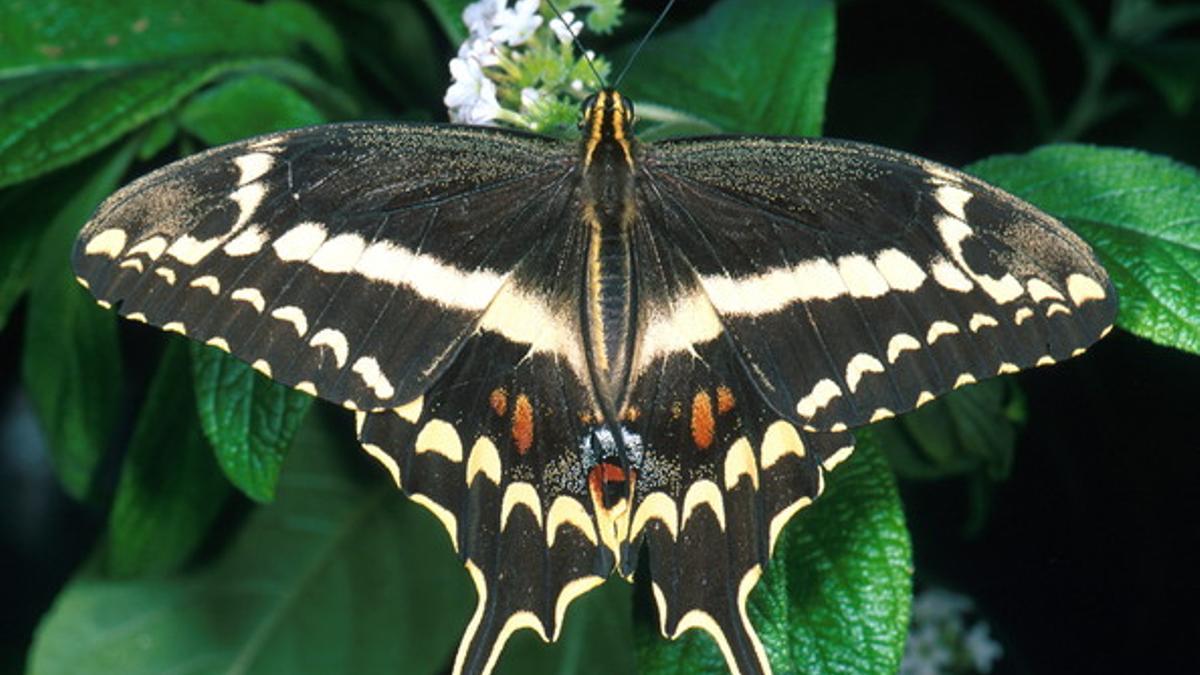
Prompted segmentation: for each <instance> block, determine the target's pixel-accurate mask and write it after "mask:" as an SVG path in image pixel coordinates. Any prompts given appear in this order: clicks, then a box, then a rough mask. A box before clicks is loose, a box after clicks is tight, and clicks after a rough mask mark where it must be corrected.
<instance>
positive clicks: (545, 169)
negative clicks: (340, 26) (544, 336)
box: [74, 124, 571, 410]
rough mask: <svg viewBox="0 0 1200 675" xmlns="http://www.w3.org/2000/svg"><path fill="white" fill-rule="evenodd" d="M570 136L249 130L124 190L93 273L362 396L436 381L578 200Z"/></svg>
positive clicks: (414, 390)
mask: <svg viewBox="0 0 1200 675" xmlns="http://www.w3.org/2000/svg"><path fill="white" fill-rule="evenodd" d="M569 157H570V146H569V145H562V144H559V143H557V142H556V141H551V140H547V139H544V138H537V137H532V136H528V135H521V134H516V133H511V132H501V131H497V130H493V129H469V128H462V127H444V126H434V125H425V126H419V125H385V124H343V125H328V126H322V127H314V128H311V129H301V130H297V131H289V132H283V133H280V134H275V135H270V136H264V137H260V138H257V139H251V140H248V141H242V142H238V143H234V144H232V145H227V146H224V147H220V148H216V149H214V150H210V151H208V152H205V153H201V154H199V155H196V156H194V157H191V158H189V159H187V160H184V161H182V162H177V163H175V164H172V165H170V166H167V167H165V168H163V169H160V170H158V171H156V172H153V173H151V174H149V175H147V176H145V177H143V178H141V179H139V180H137V181H135V182H134V183H132V184H130V185H129V186H127V187H125V188H124V189H122V190H121V191H119V192H117V193H116V194H114V195H113V196H112V197H110V198H109V199H108V200H107V201H106V202H105V203H104V204H103V205H101V207H100V209H99V210H98V211H97V213H96V215H95V216H94V217H93V218H92V220H91V221H90V222H89V223H88V224H87V225H86V226H85V228H84V230H83V231H82V233H81V234H80V236H79V239H78V241H77V243H76V248H75V252H74V267H75V273H76V275H77V276H78V277H79V279H80V282H81V283H82V284H84V285H85V286H86V287H88V288H89V290H90V291H91V292H92V293H93V294H94V295H95V296H96V298H97V299H98V300H99V301H100V302H101V304H103V305H105V306H108V305H113V306H118V308H119V311H120V313H121V314H122V315H124V316H126V317H128V318H131V319H134V320H140V321H144V322H147V323H150V324H153V325H156V326H160V327H162V328H163V329H165V330H172V331H175V332H179V333H183V334H186V335H188V336H189V337H192V338H194V339H197V340H200V341H203V342H206V343H207V344H210V345H213V346H216V347H219V348H221V349H224V350H226V351H228V352H231V353H232V354H233V355H234V356H236V357H238V358H240V359H242V360H244V361H246V362H247V363H250V364H252V365H254V366H255V367H256V368H257V369H258V370H260V371H262V372H264V373H266V374H268V375H269V376H271V377H273V378H274V379H276V380H279V381H281V382H283V383H285V384H288V385H291V386H294V387H296V388H297V389H301V390H304V391H308V392H309V393H313V394H316V395H319V396H321V397H322V398H325V399H328V400H331V401H334V402H336V403H339V404H342V405H345V406H347V407H352V408H358V409H364V410H372V409H381V408H388V407H394V406H396V405H400V404H402V403H404V402H406V401H408V400H410V399H412V398H413V397H415V396H416V395H418V394H420V393H421V392H422V391H424V389H425V388H427V387H428V385H429V384H430V383H431V382H432V381H434V380H435V379H436V378H437V376H438V374H439V373H441V372H442V371H443V370H444V369H445V368H446V367H447V366H448V364H449V362H450V361H451V360H452V358H453V356H454V354H455V353H456V350H457V348H458V347H459V345H460V343H461V342H462V340H463V339H464V338H465V337H466V336H467V335H469V334H470V333H471V332H472V331H474V330H475V326H476V324H477V323H478V321H479V319H480V317H481V316H482V315H483V313H484V310H485V309H487V307H488V305H489V304H490V303H491V302H492V299H493V298H494V297H495V296H496V294H497V293H498V292H499V290H500V288H501V287H502V285H503V284H504V283H505V280H506V279H507V277H508V275H509V274H510V272H511V270H512V269H513V268H514V266H515V265H516V264H517V263H518V262H519V260H520V259H521V257H522V256H523V255H524V253H525V251H526V250H527V249H528V247H529V242H530V241H535V240H537V239H538V238H540V237H543V236H544V235H545V233H546V232H547V231H548V230H550V229H551V228H553V227H555V226H557V225H558V224H559V223H558V221H557V219H556V216H557V215H558V214H560V213H561V212H562V211H563V209H564V208H565V206H566V204H567V203H568V202H569V198H570V192H571V190H570V189H569V185H568V183H569V181H567V180H566V178H567V177H568V175H569V172H570V164H569V161H564V160H569Z"/></svg>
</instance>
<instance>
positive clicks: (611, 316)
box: [580, 91, 637, 419]
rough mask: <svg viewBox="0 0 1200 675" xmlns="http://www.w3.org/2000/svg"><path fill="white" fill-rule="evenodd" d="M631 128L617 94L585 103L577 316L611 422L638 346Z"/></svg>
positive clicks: (596, 385) (628, 114)
mask: <svg viewBox="0 0 1200 675" xmlns="http://www.w3.org/2000/svg"><path fill="white" fill-rule="evenodd" d="M632 122H633V109H632V106H631V105H629V103H628V102H627V100H626V99H625V98H623V97H622V96H621V95H620V94H618V93H616V92H615V91H602V92H599V93H597V94H596V95H595V96H593V97H592V98H590V99H588V101H587V102H586V103H585V104H584V109H583V121H582V124H581V127H582V129H583V132H584V134H583V140H582V142H581V153H582V157H581V173H582V176H581V178H582V183H583V184H582V190H581V191H580V195H581V196H580V199H581V204H580V206H581V209H580V213H581V214H582V218H581V223H580V225H581V227H583V228H585V238H586V241H587V253H586V255H587V260H586V265H585V267H584V269H585V274H584V278H583V279H582V283H583V286H584V288H583V291H584V292H583V293H582V294H581V307H580V310H581V314H582V319H583V325H584V327H585V334H586V338H585V351H586V353H587V360H588V369H589V371H590V374H591V379H592V382H591V384H592V387H593V389H594V390H595V392H596V396H597V400H598V402H599V403H600V407H601V412H602V413H603V414H604V415H605V417H609V418H610V419H611V418H612V417H615V416H616V415H617V414H618V412H619V411H620V409H621V407H622V405H623V403H624V398H625V397H626V394H627V389H628V380H629V374H630V367H631V363H632V361H633V352H634V348H635V346H636V343H637V334H636V332H637V321H636V317H637V287H636V284H634V282H633V279H634V264H635V261H634V257H633V236H632V235H633V222H634V218H635V215H636V200H635V199H634V148H633V144H632V134H631V133H630V132H631V129H632Z"/></svg>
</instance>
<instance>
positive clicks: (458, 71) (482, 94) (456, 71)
mask: <svg viewBox="0 0 1200 675" xmlns="http://www.w3.org/2000/svg"><path fill="white" fill-rule="evenodd" d="M450 75H451V76H452V77H453V78H454V82H453V83H452V84H451V85H450V88H449V89H447V90H446V97H445V98H444V99H442V101H443V103H445V104H446V107H447V108H449V109H450V120H451V121H453V122H463V123H466V124H487V123H489V122H491V121H492V120H494V119H496V115H498V114H499V113H500V103H499V102H498V101H497V100H496V83H494V82H492V81H491V80H489V79H487V77H486V76H485V75H484V74H483V67H482V66H481V65H480V64H479V62H478V61H476V60H475V59H451V60H450Z"/></svg>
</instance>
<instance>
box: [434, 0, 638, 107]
mask: <svg viewBox="0 0 1200 675" xmlns="http://www.w3.org/2000/svg"><path fill="white" fill-rule="evenodd" d="M620 2H621V0H566V1H564V2H562V3H561V5H560V6H559V8H560V9H561V10H562V16H561V18H559V17H558V16H556V15H555V14H554V12H553V10H551V9H550V8H549V7H545V8H543V7H542V3H541V2H540V0H514V1H513V2H512V3H511V4H510V2H509V0H479V1H478V2H474V3H472V4H470V5H468V6H467V7H466V9H464V10H463V15H462V18H463V23H465V24H466V26H467V29H468V31H469V35H468V37H467V39H466V41H465V42H463V44H462V46H461V47H459V50H458V56H456V57H455V58H454V59H451V61H450V75H451V77H452V78H453V82H452V83H451V84H450V88H449V89H447V90H446V97H445V99H444V102H445V104H446V107H447V108H448V109H449V111H450V120H451V121H453V122H461V123H465V124H496V123H504V124H509V125H512V126H518V127H522V128H527V129H533V130H535V131H542V130H546V129H553V128H558V127H563V126H569V125H570V124H572V123H573V122H574V121H575V119H576V117H577V114H578V103H579V101H580V100H581V99H582V97H583V96H584V95H586V93H588V92H591V91H593V90H595V89H596V88H597V87H598V86H599V83H598V82H597V81H596V76H595V74H594V73H593V72H592V70H591V68H590V67H589V66H588V63H587V61H586V59H585V58H584V57H582V56H576V52H575V40H576V38H578V36H579V34H580V33H581V32H582V31H583V30H584V28H585V26H586V27H587V28H588V29H590V30H593V31H595V32H599V33H603V32H607V31H609V30H611V29H612V28H613V27H614V26H615V25H616V23H617V21H618V20H619V18H620V15H621V4H620ZM580 9H586V16H585V17H584V18H583V19H582V20H580V19H577V17H576V13H575V11H576V10H580ZM587 57H588V58H591V59H592V61H593V63H594V64H595V67H596V69H597V70H598V71H599V72H600V73H601V74H606V73H607V70H608V64H607V63H606V62H604V61H603V60H602V59H598V58H596V57H595V55H593V54H591V53H590V52H589V53H588V54H587Z"/></svg>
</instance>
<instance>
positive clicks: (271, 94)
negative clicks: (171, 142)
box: [179, 75, 326, 145]
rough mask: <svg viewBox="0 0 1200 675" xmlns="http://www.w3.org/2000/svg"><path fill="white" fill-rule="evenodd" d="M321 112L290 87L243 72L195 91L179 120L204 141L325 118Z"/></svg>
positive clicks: (235, 137)
mask: <svg viewBox="0 0 1200 675" xmlns="http://www.w3.org/2000/svg"><path fill="white" fill-rule="evenodd" d="M325 121H326V120H325V116H324V115H322V114H321V111H319V110H318V109H317V108H316V106H314V105H313V104H312V103H310V102H309V100H308V99H307V98H305V97H304V96H302V95H301V94H300V93H298V92H297V91H296V90H295V89H293V88H292V87H290V86H288V85H286V84H284V83H282V82H279V81H278V80H273V79H270V78H268V77H264V76H262V75H247V76H244V77H238V78H235V79H232V80H229V81H228V82H224V83H222V84H220V85H218V86H216V87H213V88H212V89H210V90H208V91H205V92H202V93H200V94H197V95H196V96H195V97H194V98H192V100H191V101H189V102H188V104H187V105H186V106H185V107H184V108H183V110H182V111H181V112H180V115H179V124H180V126H182V127H183V128H184V129H185V130H187V131H188V132H189V133H191V134H192V135H194V136H196V137H198V138H200V140H202V141H204V142H205V143H206V144H208V145H222V144H224V143H229V142H231V141H235V140H238V139H240V138H246V137H247V136H255V135H258V134H262V133H267V132H269V131H278V130H281V129H292V128H295V127H304V126H310V125H313V124H321V123H322V122H325Z"/></svg>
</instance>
